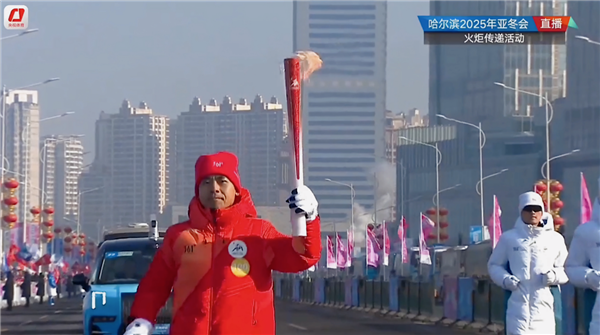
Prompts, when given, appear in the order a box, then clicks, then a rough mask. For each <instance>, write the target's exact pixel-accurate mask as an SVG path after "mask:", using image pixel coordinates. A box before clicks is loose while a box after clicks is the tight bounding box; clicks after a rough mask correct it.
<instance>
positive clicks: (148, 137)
mask: <svg viewBox="0 0 600 335" xmlns="http://www.w3.org/2000/svg"><path fill="white" fill-rule="evenodd" d="M168 146H169V133H168V118H167V117H166V116H161V115H155V114H154V113H153V112H152V109H150V108H149V107H148V105H147V104H146V103H144V102H141V103H140V105H139V107H137V108H135V107H131V104H130V103H129V101H127V100H125V101H123V104H122V105H121V108H120V109H119V112H118V113H116V114H108V113H105V112H101V113H100V118H99V119H98V120H97V121H96V150H95V157H94V161H93V163H92V166H91V167H90V170H89V171H88V172H86V173H84V174H83V175H82V181H81V187H80V189H81V191H80V192H81V202H82V209H81V213H80V216H81V224H82V225H96V224H98V223H100V224H101V225H104V226H107V227H110V226H112V225H117V224H130V223H135V222H148V220H149V218H150V215H152V214H160V213H162V210H163V207H164V206H165V205H166V203H167V200H168V199H167V185H168V172H167V163H168V152H167V148H168ZM100 196H103V197H105V200H104V201H98V198H99V197H100ZM99 206H102V207H99ZM88 229H89V230H91V233H94V232H95V231H96V230H95V229H96V228H95V227H94V228H93V229H92V228H88Z"/></svg>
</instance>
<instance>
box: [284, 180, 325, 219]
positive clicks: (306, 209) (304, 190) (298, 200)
mask: <svg viewBox="0 0 600 335" xmlns="http://www.w3.org/2000/svg"><path fill="white" fill-rule="evenodd" d="M285 202H287V203H288V204H289V207H290V209H293V210H294V212H295V213H296V214H300V213H304V215H305V216H306V222H311V221H313V220H314V219H316V218H317V216H318V215H319V212H318V211H317V207H319V203H318V202H317V198H315V195H314V194H313V192H312V191H311V190H310V188H308V187H307V186H304V185H302V186H300V187H298V188H297V189H295V190H293V191H292V195H291V196H290V197H289V198H288V199H287V200H286V201H285Z"/></svg>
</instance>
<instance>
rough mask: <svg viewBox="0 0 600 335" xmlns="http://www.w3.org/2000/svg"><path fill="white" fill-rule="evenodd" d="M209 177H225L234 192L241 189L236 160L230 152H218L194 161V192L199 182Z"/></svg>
mask: <svg viewBox="0 0 600 335" xmlns="http://www.w3.org/2000/svg"><path fill="white" fill-rule="evenodd" d="M210 176H225V177H227V178H229V180H230V181H231V182H232V183H233V186H235V189H236V191H238V192H239V191H240V190H241V189H242V182H241V180H240V173H239V172H238V158H237V157H236V156H235V155H234V154H232V153H230V152H219V153H216V154H213V155H204V156H200V157H199V158H198V160H197V161H196V190H197V189H198V186H199V185H200V182H202V180H204V179H205V178H207V177H210Z"/></svg>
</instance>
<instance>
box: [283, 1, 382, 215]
mask: <svg viewBox="0 0 600 335" xmlns="http://www.w3.org/2000/svg"><path fill="white" fill-rule="evenodd" d="M293 22H294V27H293V29H294V45H293V46H294V50H311V51H314V52H316V53H318V54H319V55H320V56H321V59H322V60H323V68H322V69H321V70H319V71H318V72H316V73H315V74H313V76H312V77H311V79H310V80H309V81H308V82H306V83H305V84H304V89H303V97H302V100H303V129H304V159H305V162H304V163H305V165H304V166H305V171H304V172H305V182H306V183H307V185H309V186H310V187H311V188H312V190H313V191H314V192H315V194H316V195H317V197H318V198H319V209H320V213H321V217H322V218H323V219H325V220H338V221H339V220H340V219H348V218H349V217H350V211H351V209H352V204H351V203H350V201H349V199H350V196H349V194H350V190H349V189H348V187H344V186H342V185H337V186H336V185H333V184H332V183H330V182H328V181H326V179H331V180H333V181H336V182H338V183H343V184H346V185H348V186H349V185H350V184H352V186H353V188H354V190H355V193H356V196H355V200H356V201H357V202H358V203H360V204H361V205H363V206H373V205H374V203H375V199H374V198H375V197H376V196H375V184H376V182H375V180H373V179H374V178H372V177H370V176H369V172H368V171H369V170H370V169H372V168H373V167H374V165H375V162H376V161H379V160H381V159H382V157H384V155H385V112H386V108H385V102H386V74H385V68H386V47H387V2H386V1H377V2H375V1H335V2H333V1H331V2H321V1H295V2H294V21H293Z"/></svg>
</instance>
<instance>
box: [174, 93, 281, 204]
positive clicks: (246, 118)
mask: <svg viewBox="0 0 600 335" xmlns="http://www.w3.org/2000/svg"><path fill="white" fill-rule="evenodd" d="M285 120H286V118H285V113H284V112H283V106H282V105H281V104H280V103H279V102H278V101H277V99H276V98H275V97H273V98H271V100H270V101H269V102H264V101H263V98H262V97H261V96H256V97H255V99H254V101H253V102H252V103H248V102H247V101H246V99H240V101H239V103H238V104H233V103H232V102H231V98H229V97H225V98H224V99H223V102H222V103H221V104H220V105H219V104H218V103H217V101H216V100H214V99H212V100H211V101H210V102H209V103H208V105H202V104H201V102H200V99H198V98H194V100H193V101H192V104H191V105H190V107H189V110H188V111H187V112H183V113H181V114H180V115H179V116H178V118H177V122H176V129H175V130H174V131H173V133H174V134H176V138H175V141H176V146H175V154H174V156H173V157H176V162H173V164H172V165H171V168H172V169H174V170H173V174H174V175H176V176H177V179H176V183H175V184H173V185H172V186H173V188H174V192H173V194H174V196H175V198H174V199H173V200H174V202H176V203H178V204H181V205H187V204H188V203H189V201H190V199H191V198H192V197H193V196H194V182H193V181H194V165H195V163H196V159H198V157H199V156H200V155H205V154H212V153H216V152H219V151H229V152H232V153H234V154H236V155H237V156H238V159H239V165H240V177H241V179H242V185H243V186H244V187H245V188H247V189H248V190H249V191H250V193H251V194H252V199H253V201H254V203H255V205H257V206H276V205H279V204H280V195H279V188H280V187H281V180H282V175H283V173H284V172H283V164H281V151H282V146H283V139H284V136H285V134H284V124H285Z"/></svg>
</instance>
